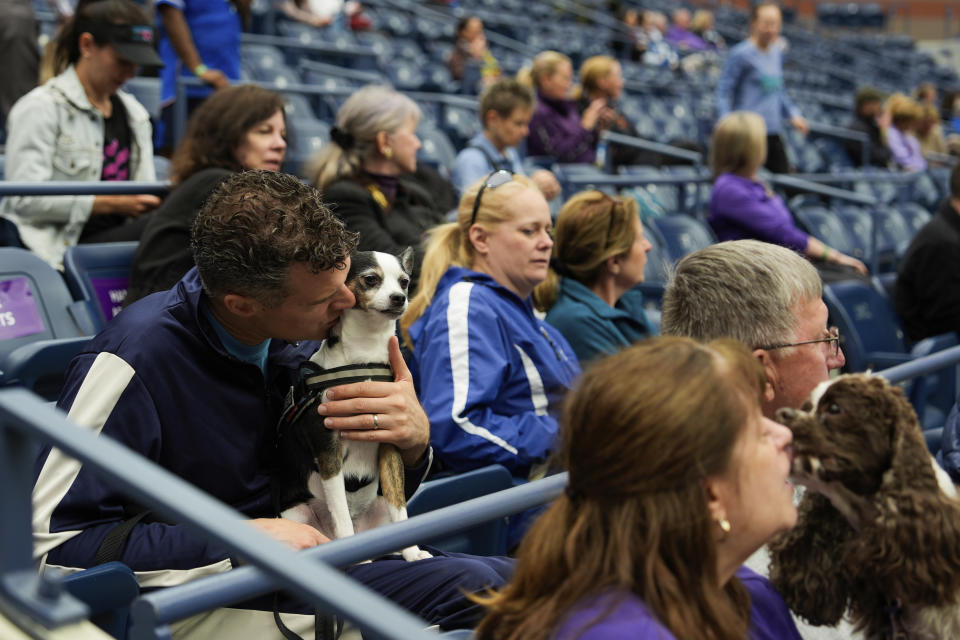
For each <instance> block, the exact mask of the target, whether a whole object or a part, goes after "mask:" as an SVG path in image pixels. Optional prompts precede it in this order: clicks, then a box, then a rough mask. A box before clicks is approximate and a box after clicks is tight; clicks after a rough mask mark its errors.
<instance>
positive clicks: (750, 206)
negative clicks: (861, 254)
mask: <svg viewBox="0 0 960 640" xmlns="http://www.w3.org/2000/svg"><path fill="white" fill-rule="evenodd" d="M766 156H767V129H766V125H765V124H764V122H763V118H762V117H760V116H759V115H757V114H756V113H753V112H751V111H733V112H731V113H728V114H727V115H725V116H724V117H723V118H721V119H720V122H718V123H717V127H716V129H714V131H713V138H712V140H711V143H710V166H711V168H712V169H713V174H714V175H715V176H716V180H715V181H714V183H713V190H712V191H711V194H710V217H709V219H708V221H709V222H710V226H711V227H713V231H714V233H716V235H717V239H718V240H720V241H721V242H722V241H724V240H742V239H752V240H762V241H764V242H770V243H772V244H779V245H782V246H784V247H789V248H790V249H793V250H795V251H797V252H798V253H801V254H803V255H805V256H807V257H808V258H810V259H811V260H813V261H815V262H819V263H830V264H833V265H840V266H842V267H850V268H852V269H854V270H856V272H857V273H859V274H861V275H866V274H867V267H866V265H864V264H863V263H862V262H860V261H859V260H857V259H856V258H851V257H850V256H848V255H846V254H843V253H841V252H839V251H837V250H836V249H831V248H830V247H829V246H827V245H826V244H824V243H823V242H821V241H820V240H818V239H817V238H814V237H813V236H811V235H808V234H807V233H805V232H803V231H801V230H800V229H798V228H797V225H796V224H795V223H794V221H793V216H792V215H790V211H789V210H787V207H786V205H785V204H784V203H783V200H782V199H781V198H780V196H778V195H776V194H774V193H773V192H771V191H770V190H769V189H768V188H767V186H766V185H765V184H764V183H762V182H760V180H759V178H758V177H757V172H758V171H759V170H760V167H762V166H763V163H764V160H765V159H766Z"/></svg>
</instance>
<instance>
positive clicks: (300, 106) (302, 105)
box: [283, 93, 317, 122]
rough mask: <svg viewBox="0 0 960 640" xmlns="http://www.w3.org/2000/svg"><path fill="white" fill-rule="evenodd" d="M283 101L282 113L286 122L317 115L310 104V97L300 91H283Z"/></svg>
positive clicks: (309, 118)
mask: <svg viewBox="0 0 960 640" xmlns="http://www.w3.org/2000/svg"><path fill="white" fill-rule="evenodd" d="M283 102H284V105H283V113H284V115H285V116H286V118H287V122H290V121H294V120H311V119H313V118H316V117H317V116H316V112H315V111H314V110H313V105H312V104H310V98H308V97H307V96H305V95H303V94H302V93H285V94H283Z"/></svg>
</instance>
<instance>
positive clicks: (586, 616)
mask: <svg viewBox="0 0 960 640" xmlns="http://www.w3.org/2000/svg"><path fill="white" fill-rule="evenodd" d="M765 387H766V383H765V379H764V375H763V370H762V368H761V366H760V364H759V362H758V361H757V360H756V359H755V358H754V357H753V356H752V355H751V353H750V351H749V350H748V349H747V348H746V347H745V346H743V345H742V344H740V343H739V342H735V341H732V340H715V341H712V342H710V343H708V344H702V343H698V342H696V341H694V340H691V339H689V338H681V337H672V336H671V337H657V338H651V339H649V340H645V341H643V342H639V343H637V344H635V345H634V346H632V347H629V348H627V349H626V350H624V351H621V352H619V353H617V354H616V355H613V356H610V357H608V358H605V359H603V360H600V361H598V362H597V363H595V364H594V365H592V366H591V367H589V368H587V369H586V371H585V373H584V374H583V376H582V378H581V380H580V383H579V385H578V387H577V389H576V390H575V391H573V392H572V393H571V395H570V396H568V398H567V404H566V406H565V408H564V414H563V420H562V423H561V425H562V426H561V432H560V436H561V438H560V441H561V443H562V444H561V448H560V450H559V452H558V454H559V457H558V461H559V462H560V464H561V465H562V466H563V467H565V468H566V469H567V470H568V471H569V481H568V485H567V489H566V491H565V493H564V495H562V496H560V497H559V498H558V499H557V500H556V501H555V502H554V503H553V505H551V507H550V508H549V510H548V511H547V512H546V513H545V514H544V515H543V516H541V517H540V519H539V520H538V521H537V522H536V524H535V525H534V526H533V528H532V529H531V530H530V531H529V532H528V533H527V535H526V537H525V538H524V541H523V543H522V544H521V545H520V550H519V554H518V561H517V568H516V572H515V574H514V578H513V580H512V582H511V583H510V584H508V585H507V586H506V587H504V589H503V590H502V591H500V592H499V593H496V594H494V595H492V596H490V597H487V598H483V599H482V602H483V603H484V604H486V606H487V607H488V613H487V615H486V617H484V619H483V620H482V621H481V623H480V625H479V627H477V632H476V633H477V637H478V638H479V640H520V639H521V638H522V639H523V640H547V639H553V640H575V639H579V640H587V639H589V640H596V639H606V638H610V639H611V640H612V639H619V638H634V639H640V640H644V639H650V640H653V639H654V638H656V639H660V640H665V639H673V638H683V639H686V638H710V639H712V640H743V639H744V638H748V637H749V638H751V640H798V639H799V638H800V636H799V634H798V633H797V630H796V627H795V626H794V624H793V621H792V619H791V617H790V612H789V611H788V610H787V608H786V605H785V604H784V602H783V600H782V599H781V598H780V597H779V596H778V595H777V593H776V592H775V591H774V590H773V589H772V587H771V586H770V583H769V582H768V581H767V580H766V579H765V578H762V577H760V576H759V575H757V574H755V573H753V572H751V571H749V570H747V569H743V568H741V565H742V564H743V562H744V561H745V560H746V559H747V558H748V557H749V556H750V555H751V554H752V553H753V552H754V551H756V550H757V549H759V548H760V547H761V546H762V545H763V544H764V543H765V542H766V541H767V540H768V539H769V538H770V537H771V536H773V535H775V534H777V533H779V532H782V531H785V530H787V529H789V528H790V527H792V526H793V525H794V523H795V522H796V519H797V511H796V508H795V507H794V504H793V487H792V486H791V485H790V483H789V482H788V481H787V477H788V475H789V473H790V464H791V459H790V458H791V456H790V447H789V445H790V441H791V434H790V431H789V429H787V428H786V427H784V426H783V425H780V424H777V423H776V422H773V421H772V420H769V419H767V418H765V417H764V416H763V413H762V412H761V409H760V400H761V397H762V395H763V393H764V389H765Z"/></svg>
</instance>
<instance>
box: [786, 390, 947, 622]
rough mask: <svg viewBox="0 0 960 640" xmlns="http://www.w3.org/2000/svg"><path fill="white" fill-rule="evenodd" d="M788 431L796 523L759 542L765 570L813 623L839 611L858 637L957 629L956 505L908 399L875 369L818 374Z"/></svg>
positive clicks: (789, 417) (789, 412) (789, 415)
mask: <svg viewBox="0 0 960 640" xmlns="http://www.w3.org/2000/svg"><path fill="white" fill-rule="evenodd" d="M777 417H778V419H779V420H780V422H782V423H783V424H785V425H787V426H788V427H790V429H791V430H792V431H793V454H794V457H793V471H792V474H791V479H792V480H793V481H794V482H796V483H797V484H802V485H805V486H806V487H807V490H806V492H805V494H804V497H803V498H802V500H801V503H800V518H799V521H798V523H797V526H796V527H795V528H794V529H792V530H791V531H789V532H787V533H785V534H783V535H782V536H780V537H779V538H777V539H776V540H774V541H773V542H772V543H771V545H770V551H771V565H770V578H771V580H772V581H773V584H774V585H775V586H776V588H777V589H778V590H779V591H780V593H781V594H782V595H783V597H784V599H785V600H786V601H787V604H788V605H789V606H790V608H791V609H793V611H794V612H796V613H797V614H798V615H800V616H801V617H803V618H805V619H806V620H807V621H809V622H810V623H811V624H814V625H835V624H837V623H838V622H839V621H840V619H841V618H842V617H843V615H844V613H845V612H847V611H848V610H849V613H850V617H851V619H852V621H853V623H854V624H855V625H856V627H857V628H858V629H859V630H862V631H863V632H864V634H865V636H866V637H867V638H871V639H874V638H876V639H880V638H894V639H901V638H909V639H910V640H935V639H937V640H939V639H942V638H960V502H958V501H957V498H956V496H957V493H956V490H955V488H954V486H953V483H952V482H951V481H950V478H949V476H947V474H946V473H945V472H944V471H943V470H941V469H940V467H939V466H938V465H937V463H936V462H935V461H934V459H933V458H932V457H931V456H930V453H929V452H928V450H927V447H926V444H925V442H924V438H923V434H922V433H921V431H920V426H919V424H918V423H917V418H916V415H915V413H914V411H913V408H912V407H911V406H910V403H909V402H908V401H907V399H906V398H905V397H904V396H903V393H902V392H901V391H900V389H899V388H897V387H894V386H891V385H890V384H889V383H887V381H886V380H884V379H883V378H881V377H879V376H873V375H868V374H852V375H845V376H840V377H839V378H836V379H835V380H831V381H828V382H824V383H823V384H821V385H820V386H819V387H817V389H815V390H814V392H813V393H812V394H811V398H810V400H808V401H807V402H806V403H805V404H804V406H803V407H802V408H801V410H799V411H796V410H793V409H781V410H780V411H779V412H778V414H777Z"/></svg>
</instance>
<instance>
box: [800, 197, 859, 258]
mask: <svg viewBox="0 0 960 640" xmlns="http://www.w3.org/2000/svg"><path fill="white" fill-rule="evenodd" d="M793 214H794V216H795V217H796V218H797V220H798V221H799V222H800V224H801V226H803V228H804V229H806V231H807V233H809V234H810V235H812V236H813V237H815V238H817V239H818V240H820V241H822V242H824V243H825V244H827V245H829V246H831V247H833V248H834V249H836V250H837V251H839V252H841V253H845V254H847V255H849V256H854V257H856V258H859V259H861V260H862V259H863V249H862V248H861V247H860V246H859V244H857V243H855V242H854V240H853V238H851V236H850V232H849V231H848V230H847V227H845V226H844V224H843V223H842V222H841V221H840V219H839V218H838V217H837V215H836V214H835V213H833V212H832V211H830V210H829V209H827V208H825V207H822V206H820V205H804V206H801V207H798V208H796V209H794V210H793Z"/></svg>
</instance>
